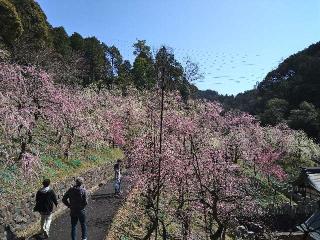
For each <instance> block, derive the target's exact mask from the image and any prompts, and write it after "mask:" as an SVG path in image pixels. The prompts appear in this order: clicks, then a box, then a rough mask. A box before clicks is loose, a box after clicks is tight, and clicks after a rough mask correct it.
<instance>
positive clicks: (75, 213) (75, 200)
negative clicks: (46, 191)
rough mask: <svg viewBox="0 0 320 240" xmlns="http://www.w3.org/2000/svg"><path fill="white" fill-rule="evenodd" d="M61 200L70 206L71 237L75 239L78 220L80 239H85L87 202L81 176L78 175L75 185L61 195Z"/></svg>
mask: <svg viewBox="0 0 320 240" xmlns="http://www.w3.org/2000/svg"><path fill="white" fill-rule="evenodd" d="M62 202H63V203H64V204H65V205H66V206H67V207H68V208H70V216H71V238H72V240H76V229H77V223H78V221H79V222H80V225H81V232H82V240H87V225H86V212H85V207H86V206H87V204H88V201H87V191H86V189H85V188H84V187H83V178H81V177H78V178H77V179H76V180H75V185H74V186H73V187H71V188H70V189H69V190H68V191H67V192H66V193H65V194H64V196H63V198H62Z"/></svg>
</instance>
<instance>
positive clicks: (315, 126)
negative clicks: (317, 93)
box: [289, 102, 320, 138]
mask: <svg viewBox="0 0 320 240" xmlns="http://www.w3.org/2000/svg"><path fill="white" fill-rule="evenodd" d="M289 126H290V127H292V128H293V129H302V130H304V131H305V132H306V133H307V134H308V135H309V136H312V137H315V138H316V137H319V135H318V134H319V127H320V126H319V115H318V112H317V110H316V108H315V106H314V105H313V104H312V103H308V102H302V103H301V104H300V105H299V109H294V110H291V111H290V116H289Z"/></svg>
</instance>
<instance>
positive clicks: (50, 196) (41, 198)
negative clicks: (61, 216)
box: [34, 179, 58, 238]
mask: <svg viewBox="0 0 320 240" xmlns="http://www.w3.org/2000/svg"><path fill="white" fill-rule="evenodd" d="M42 185H43V188H41V189H39V191H38V192H37V194H36V206H35V207H34V211H36V212H39V213H40V215H41V234H44V237H45V238H48V237H49V230H50V224H51V221H52V211H53V204H55V205H56V207H57V206H58V201H57V197H56V194H55V192H54V191H53V190H52V189H51V188H50V179H45V180H44V181H43V182H42Z"/></svg>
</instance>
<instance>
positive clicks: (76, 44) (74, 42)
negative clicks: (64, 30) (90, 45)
mask: <svg viewBox="0 0 320 240" xmlns="http://www.w3.org/2000/svg"><path fill="white" fill-rule="evenodd" d="M70 46H71V48H72V49H73V50H76V51H82V50H83V48H84V39H83V37H82V36H81V35H80V34H79V33H76V32H75V33H73V34H72V35H71V37H70Z"/></svg>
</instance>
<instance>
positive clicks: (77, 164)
mask: <svg viewBox="0 0 320 240" xmlns="http://www.w3.org/2000/svg"><path fill="white" fill-rule="evenodd" d="M69 165H70V166H71V167H73V168H79V167H81V165H82V162H81V160H80V159H72V160H71V161H70V162H69Z"/></svg>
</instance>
